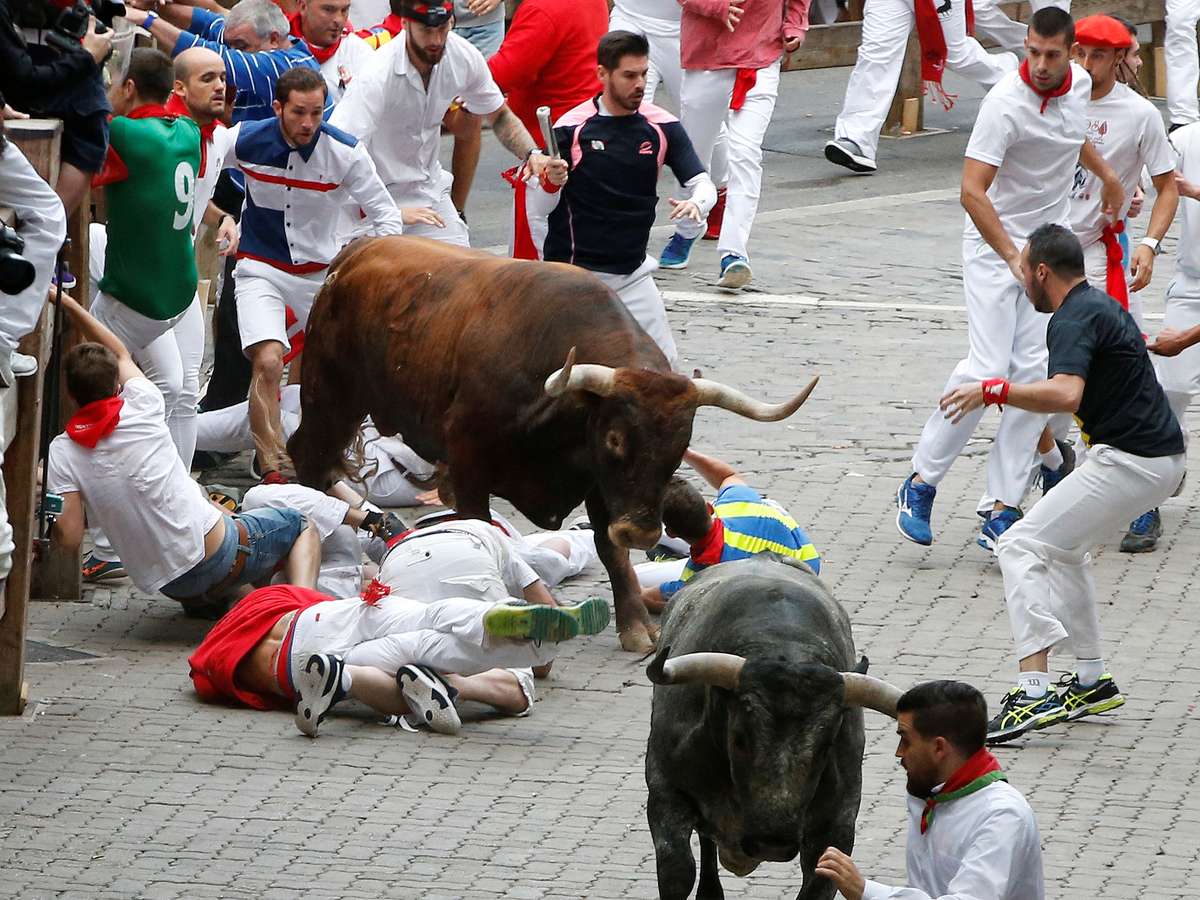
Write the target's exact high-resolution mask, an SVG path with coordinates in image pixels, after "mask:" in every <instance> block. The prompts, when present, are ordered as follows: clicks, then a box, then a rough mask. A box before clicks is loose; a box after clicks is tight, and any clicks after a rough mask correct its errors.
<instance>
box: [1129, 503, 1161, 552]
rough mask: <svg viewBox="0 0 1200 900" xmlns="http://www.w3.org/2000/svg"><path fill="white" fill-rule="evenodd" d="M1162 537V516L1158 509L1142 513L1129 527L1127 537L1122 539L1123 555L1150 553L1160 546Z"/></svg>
mask: <svg viewBox="0 0 1200 900" xmlns="http://www.w3.org/2000/svg"><path fill="white" fill-rule="evenodd" d="M1160 537H1162V516H1161V515H1159V512H1158V509H1157V508H1156V509H1152V510H1150V512H1145V513H1142V514H1141V515H1140V516H1138V517H1137V518H1136V519H1134V520H1133V523H1132V524H1131V525H1130V526H1129V531H1128V532H1127V533H1126V534H1125V537H1123V538H1121V552H1122V553H1149V552H1150V551H1151V550H1153V549H1154V548H1155V547H1157V546H1158V539H1159V538H1160Z"/></svg>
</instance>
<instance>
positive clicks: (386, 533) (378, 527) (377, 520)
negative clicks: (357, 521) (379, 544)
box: [360, 511, 409, 542]
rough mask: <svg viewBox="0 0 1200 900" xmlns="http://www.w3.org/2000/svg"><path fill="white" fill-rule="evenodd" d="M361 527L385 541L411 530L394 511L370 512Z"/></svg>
mask: <svg viewBox="0 0 1200 900" xmlns="http://www.w3.org/2000/svg"><path fill="white" fill-rule="evenodd" d="M360 527H361V528H362V530H363V531H365V532H366V533H367V534H369V535H371V537H373V538H379V539H381V540H383V541H385V542H386V541H390V540H391V539H392V538H394V537H395V536H396V535H398V534H403V533H404V532H406V531H408V530H409V527H408V526H407V525H405V524H404V520H403V519H401V518H400V517H399V516H398V515H396V514H395V513H393V512H374V511H372V512H369V513H367V517H366V519H364V520H363V523H362V525H361V526H360Z"/></svg>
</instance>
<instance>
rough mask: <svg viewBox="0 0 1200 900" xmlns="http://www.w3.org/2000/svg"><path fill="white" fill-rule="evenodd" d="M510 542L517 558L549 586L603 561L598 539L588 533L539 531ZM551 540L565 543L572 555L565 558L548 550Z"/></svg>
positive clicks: (585, 531) (555, 585)
mask: <svg viewBox="0 0 1200 900" xmlns="http://www.w3.org/2000/svg"><path fill="white" fill-rule="evenodd" d="M511 540H512V542H513V545H514V549H515V550H516V553H517V555H518V556H519V557H521V559H523V560H525V562H527V563H528V564H529V568H531V569H533V571H535V572H536V573H537V576H538V578H540V579H542V581H543V582H544V583H545V585H546V587H557V586H558V585H560V584H562V583H563V582H564V581H565V580H566V579H568V578H571V577H572V576H574V575H578V574H579V573H580V572H582V571H583V570H584V569H586V568H587V567H588V566H590V565H591V564H592V563H594V562H599V560H600V557H599V555H598V554H597V553H596V538H595V536H594V535H593V534H592V532H591V531H587V530H573V531H572V530H567V531H540V532H537V533H536V534H529V535H522V536H519V537H514V538H511ZM551 541H565V542H566V544H567V546H568V548H569V553H568V554H567V555H566V556H563V555H562V554H561V553H559V552H558V551H557V550H555V549H552V548H551V547H547V546H546V545H547V544H548V543H550V542H551Z"/></svg>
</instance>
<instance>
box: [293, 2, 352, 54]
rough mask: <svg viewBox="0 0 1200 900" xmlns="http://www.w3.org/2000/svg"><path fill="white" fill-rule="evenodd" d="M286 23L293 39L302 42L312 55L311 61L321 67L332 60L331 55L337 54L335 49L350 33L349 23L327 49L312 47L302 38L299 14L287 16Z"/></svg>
mask: <svg viewBox="0 0 1200 900" xmlns="http://www.w3.org/2000/svg"><path fill="white" fill-rule="evenodd" d="M288 22H289V23H290V24H291V26H292V28H291V34H292V36H293V37H298V38H300V40H302V41H304V46H305V47H307V48H308V52H309V53H311V54H312V55H313V59H315V60H316V61H317V65H319V66H323V65H325V63H326V62H328V61H329V60H331V59H333V54H335V53H337V48H338V47H340V46H341V44H342V38H344V37H345V36H346V35H348V34H349V33H350V23H349V22H347V23H346V26H345V27H344V28H343V29H342V33H341V34H339V35H338V39H337V40H336V41H334V42H333V43H332V44H330V45H329V46H328V47H314V46H313V45H312V44H310V43H309V42H308V41H307V40H305V38H304V32H303V31H301V30H300V13H298V12H294V13H292V14H291V15H290V16H288Z"/></svg>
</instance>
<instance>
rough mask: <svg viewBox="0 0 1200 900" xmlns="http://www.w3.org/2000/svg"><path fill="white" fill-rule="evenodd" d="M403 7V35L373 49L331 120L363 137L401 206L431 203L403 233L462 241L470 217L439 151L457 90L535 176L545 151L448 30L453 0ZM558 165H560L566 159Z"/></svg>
mask: <svg viewBox="0 0 1200 900" xmlns="http://www.w3.org/2000/svg"><path fill="white" fill-rule="evenodd" d="M401 9H402V11H403V18H404V20H405V27H404V40H402V41H401V40H398V39H397V40H393V41H390V42H389V43H387V44H385V45H384V46H383V47H381V48H380V49H379V50H377V51H376V52H375V55H374V57H373V58H372V59H371V61H370V63H369V64H368V65H367V66H366V67H364V69H363V71H362V72H361V73H358V74H357V76H356V77H355V79H354V81H353V83H352V85H351V88H350V90H349V91H348V92H347V93H346V97H345V99H344V100H342V102H341V103H339V104H338V105H337V108H336V109H335V110H334V111H333V116H332V117H331V118H330V123H331V124H332V125H334V126H335V127H337V128H340V129H342V130H343V131H346V132H349V133H350V134H352V135H354V136H355V137H357V138H359V139H360V140H362V141H363V142H364V143H365V144H366V146H367V149H368V150H369V151H370V153H371V157H372V159H374V161H375V165H376V166H377V167H378V169H379V174H380V176H381V177H382V178H383V183H384V184H385V185H386V186H387V190H388V192H389V193H390V194H391V195H392V198H393V199H394V200H395V201H396V204H397V205H398V206H416V207H429V208H430V209H432V210H433V213H434V214H435V219H436V220H435V221H423V222H420V223H416V224H414V225H413V227H410V228H408V229H407V231H406V232H405V233H406V234H409V235H415V236H417V237H431V238H436V239H438V240H443V241H447V242H448V243H452V244H458V245H459V246H462V247H466V246H469V232H468V230H467V224H466V222H464V221H463V219H462V217H461V216H460V215H459V214H458V210H456V209H455V207H454V203H453V202H452V201H451V199H450V188H451V185H452V184H453V178H452V177H451V176H450V174H449V173H448V172H446V171H445V170H444V169H443V168H442V165H441V162H440V161H439V159H438V155H439V153H440V149H441V139H440V136H441V126H442V119H443V117H444V116H445V114H446V110H447V109H449V108H450V105H451V103H452V102H453V101H454V100H455V99H456V98H458V99H460V100H461V104H462V107H463V109H464V110H465V111H466V112H467V113H469V114H471V115H475V116H481V117H482V118H484V119H485V120H487V122H488V123H489V124H490V125H491V126H492V133H493V134H495V136H496V139H497V140H498V141H500V143H501V144H503V145H504V146H505V147H506V148H507V149H508V150H509V151H510V152H511V153H512V154H513V155H514V156H516V157H517V158H518V159H520V160H521V161H523V162H526V163H528V168H529V170H530V174H532V175H534V176H535V177H540V176H541V174H542V172H543V171H544V170H545V169H546V166H547V164H548V163H549V162H550V159H549V157H547V156H546V155H545V154H543V153H541V152H540V151H538V149H537V144H536V143H535V142H534V140H533V138H531V137H530V136H529V132H528V131H526V130H525V126H524V125H522V124H521V120H520V119H518V118H517V117H516V115H514V114H513V112H512V111H511V110H510V109H509V108H508V106H507V104H505V102H504V95H503V94H501V93H500V89H499V88H498V87H496V83H495V81H493V80H492V75H491V72H490V71H489V69H488V66H487V62H486V61H485V60H484V58H483V54H481V53H480V52H479V51H478V50H476V49H475V47H473V46H472V45H471V43H470V42H469V41H467V40H466V39H465V38H462V37H459V36H458V35H456V34H453V33H452V32H451V23H452V22H453V12H454V4H453V2H452V0H431V2H429V3H412V2H408V0H405V2H404V3H403V4H402V6H401ZM557 165H558V166H560V167H561V170H562V171H565V168H566V166H565V163H561V162H560V163H558V164H557ZM350 228H351V229H352V230H353V225H351V226H350ZM354 231H355V233H356V230H354Z"/></svg>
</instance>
